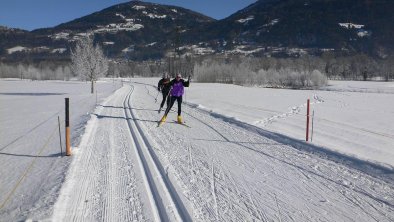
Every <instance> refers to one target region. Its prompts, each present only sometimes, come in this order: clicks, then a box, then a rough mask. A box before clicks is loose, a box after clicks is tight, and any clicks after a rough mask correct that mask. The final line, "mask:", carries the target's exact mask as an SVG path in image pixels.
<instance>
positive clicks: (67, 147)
mask: <svg viewBox="0 0 394 222" xmlns="http://www.w3.org/2000/svg"><path fill="white" fill-rule="evenodd" d="M69 101H70V99H69V98H66V99H65V102H66V118H65V119H66V155H67V156H71V147H70V112H69Z"/></svg>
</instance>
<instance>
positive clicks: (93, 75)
mask: <svg viewBox="0 0 394 222" xmlns="http://www.w3.org/2000/svg"><path fill="white" fill-rule="evenodd" d="M71 62H72V71H73V72H74V73H75V74H77V75H78V76H79V77H80V78H81V79H82V80H85V81H90V82H91V93H94V83H95V82H96V81H97V80H98V78H99V77H102V76H104V75H105V74H106V73H107V71H108V60H107V59H106V58H105V56H104V53H103V50H102V49H101V47H100V46H99V45H98V44H96V45H94V44H93V38H92V37H90V36H88V37H85V38H82V39H80V40H79V41H78V42H77V44H76V46H75V48H74V50H71Z"/></svg>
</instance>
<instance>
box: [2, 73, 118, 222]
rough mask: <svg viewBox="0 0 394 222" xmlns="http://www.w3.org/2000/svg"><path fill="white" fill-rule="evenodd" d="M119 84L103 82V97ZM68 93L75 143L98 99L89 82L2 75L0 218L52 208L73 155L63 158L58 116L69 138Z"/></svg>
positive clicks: (39, 215)
mask: <svg viewBox="0 0 394 222" xmlns="http://www.w3.org/2000/svg"><path fill="white" fill-rule="evenodd" d="M119 87H120V83H112V82H99V83H98V84H97V99H98V101H101V100H102V99H103V98H106V97H108V96H109V95H110V94H111V93H112V92H113V91H114V90H116V89H117V88H119ZM66 97H68V98H70V113H71V116H70V119H71V126H70V127H71V129H72V133H71V136H72V144H73V145H74V146H75V145H77V144H78V143H79V141H80V137H81V136H82V135H83V132H84V125H85V124H86V122H87V120H88V119H89V118H90V114H89V111H91V110H92V109H94V107H95V105H96V95H91V94H90V84H89V83H82V82H73V81H70V82H54V81H45V82H42V81H27V80H26V81H19V80H12V79H9V80H0V178H1V179H0V221H20V220H23V219H26V218H27V217H28V216H30V215H36V217H37V218H45V217H49V215H50V214H51V208H52V207H51V206H52V205H53V203H54V202H55V200H56V198H57V196H58V195H59V190H60V187H61V184H62V182H63V181H64V176H65V174H66V171H67V169H68V166H69V163H70V161H71V158H60V157H61V154H60V152H61V150H60V141H59V132H58V116H60V119H61V124H62V127H61V135H62V137H63V138H62V139H63V143H64V104H65V102H64V98H66ZM63 152H64V145H63Z"/></svg>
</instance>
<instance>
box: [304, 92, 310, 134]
mask: <svg viewBox="0 0 394 222" xmlns="http://www.w3.org/2000/svg"><path fill="white" fill-rule="evenodd" d="M309 103H310V101H309V99H308V102H307V105H306V139H305V140H306V141H307V142H308V136H309Z"/></svg>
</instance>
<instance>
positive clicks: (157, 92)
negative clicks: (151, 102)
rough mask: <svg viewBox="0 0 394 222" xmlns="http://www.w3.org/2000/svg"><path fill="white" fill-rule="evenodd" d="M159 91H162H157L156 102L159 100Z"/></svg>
mask: <svg viewBox="0 0 394 222" xmlns="http://www.w3.org/2000/svg"><path fill="white" fill-rule="evenodd" d="M159 93H160V91H157V95H156V98H155V103H156V102H157V97H158V96H159Z"/></svg>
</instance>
